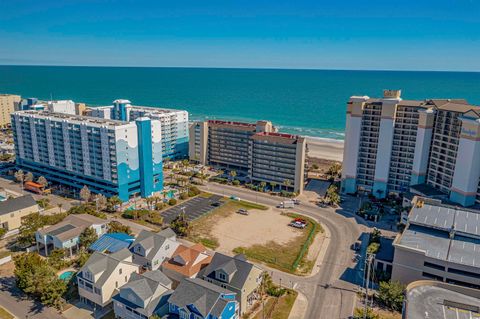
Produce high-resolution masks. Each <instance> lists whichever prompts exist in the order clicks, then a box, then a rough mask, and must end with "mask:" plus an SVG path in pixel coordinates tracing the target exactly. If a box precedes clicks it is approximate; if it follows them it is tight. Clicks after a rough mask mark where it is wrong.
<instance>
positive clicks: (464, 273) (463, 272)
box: [448, 268, 480, 279]
mask: <svg viewBox="0 0 480 319" xmlns="http://www.w3.org/2000/svg"><path fill="white" fill-rule="evenodd" d="M448 272H450V273H452V274H457V275H462V276H467V277H473V278H477V279H478V278H480V274H476V273H473V272H470V271H466V270H461V269H455V268H448Z"/></svg>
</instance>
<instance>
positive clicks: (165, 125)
mask: <svg viewBox="0 0 480 319" xmlns="http://www.w3.org/2000/svg"><path fill="white" fill-rule="evenodd" d="M88 113H89V115H90V116H94V117H101V118H106V119H115V120H121V121H134V120H135V119H137V118H139V117H148V118H150V119H152V120H158V121H160V124H161V125H160V128H161V135H162V150H163V158H164V159H171V160H177V159H182V158H187V156H188V112H187V111H182V110H174V109H165V108H157V107H147V106H135V105H131V102H130V101H129V100H115V101H113V105H110V106H101V107H94V108H90V109H89V110H88Z"/></svg>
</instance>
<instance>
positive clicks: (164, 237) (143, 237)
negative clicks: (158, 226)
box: [130, 228, 180, 270]
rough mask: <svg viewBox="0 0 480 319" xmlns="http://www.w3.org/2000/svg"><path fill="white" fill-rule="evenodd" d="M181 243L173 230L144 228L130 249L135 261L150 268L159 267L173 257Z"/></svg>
mask: <svg viewBox="0 0 480 319" xmlns="http://www.w3.org/2000/svg"><path fill="white" fill-rule="evenodd" d="M178 245H180V243H178V242H177V238H176V235H175V233H174V232H173V230H171V229H170V228H167V229H164V230H162V231H160V232H158V233H154V232H151V231H146V230H142V231H141V232H140V234H139V235H138V237H137V238H136V239H135V241H134V242H133V244H132V245H131V246H130V250H131V252H132V253H133V262H134V263H136V264H137V265H140V266H142V267H144V268H145V269H148V270H155V269H158V268H159V267H160V266H161V264H162V263H163V262H164V261H165V260H166V259H169V258H170V257H172V255H173V253H174V252H175V250H176V249H177V247H178Z"/></svg>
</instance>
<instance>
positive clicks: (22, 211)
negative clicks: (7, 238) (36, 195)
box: [0, 195, 39, 231]
mask: <svg viewBox="0 0 480 319" xmlns="http://www.w3.org/2000/svg"><path fill="white" fill-rule="evenodd" d="M38 210H39V207H38V205H37V202H36V201H35V199H33V197H32V195H24V196H20V197H16V198H9V199H7V200H5V201H2V202H0V228H3V229H5V230H6V231H10V230H13V229H17V228H19V227H20V226H21V225H22V219H23V218H24V217H26V216H28V215H30V214H32V213H38Z"/></svg>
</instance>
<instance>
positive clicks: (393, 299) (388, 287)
mask: <svg viewBox="0 0 480 319" xmlns="http://www.w3.org/2000/svg"><path fill="white" fill-rule="evenodd" d="M404 291H405V286H404V285H402V284H401V283H400V282H398V281H382V282H380V287H379V289H378V300H379V301H380V302H381V303H383V304H384V305H385V306H387V307H388V308H390V309H391V310H394V311H401V310H402V306H403V300H404V298H405V297H404V294H403V292H404Z"/></svg>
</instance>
